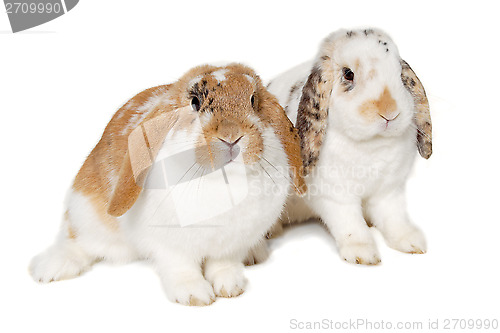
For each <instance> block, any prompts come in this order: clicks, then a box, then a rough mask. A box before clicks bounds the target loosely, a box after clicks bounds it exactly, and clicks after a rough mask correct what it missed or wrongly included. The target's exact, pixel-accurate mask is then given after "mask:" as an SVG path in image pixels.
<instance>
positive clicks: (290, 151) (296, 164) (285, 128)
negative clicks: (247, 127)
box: [259, 86, 307, 195]
mask: <svg viewBox="0 0 500 333" xmlns="http://www.w3.org/2000/svg"><path fill="white" fill-rule="evenodd" d="M260 91H261V97H260V98H259V109H260V114H261V115H262V116H264V117H265V121H266V122H269V123H270V124H271V126H272V127H273V128H274V132H275V133H276V135H277V136H278V137H279V139H280V141H281V144H282V145H283V148H284V149H285V152H286V155H287V156H288V164H289V166H290V170H289V171H290V177H291V178H292V182H293V185H294V189H295V192H297V194H299V195H304V194H305V193H306V192H307V185H306V183H305V180H304V177H303V174H304V170H303V166H302V159H301V157H300V138H299V135H298V131H297V129H296V128H295V127H294V126H293V124H292V122H291V121H290V119H288V117H287V116H286V113H285V110H284V109H283V108H282V107H281V105H280V104H279V103H278V100H277V99H276V97H274V95H272V94H271V93H270V92H268V91H267V90H266V88H264V87H263V86H261V87H260Z"/></svg>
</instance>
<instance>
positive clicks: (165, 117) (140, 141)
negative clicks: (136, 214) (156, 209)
mask: <svg viewBox="0 0 500 333" xmlns="http://www.w3.org/2000/svg"><path fill="white" fill-rule="evenodd" d="M175 122H176V113H175V112H173V111H171V112H167V113H163V114H161V115H158V116H155V117H153V118H151V119H149V120H146V121H144V122H142V123H141V124H140V125H139V126H137V127H136V128H135V129H134V130H133V131H132V132H131V133H130V135H129V137H128V149H127V152H126V154H125V157H124V158H123V162H122V165H121V168H120V172H119V174H118V181H117V183H116V186H115V188H114V190H113V193H112V196H111V200H110V201H109V205H108V214H110V215H112V216H121V215H123V214H125V213H126V212H127V211H128V210H129V209H130V208H131V207H132V206H133V205H134V203H135V202H136V201H137V198H138V197H139V194H141V192H142V189H143V187H144V184H145V182H146V177H147V174H148V171H149V169H150V168H151V166H152V165H153V163H154V161H155V158H156V156H157V155H158V152H159V151H160V148H161V146H162V144H163V141H164V140H165V137H166V136H167V133H168V132H169V130H170V129H172V127H173V125H174V123H175Z"/></svg>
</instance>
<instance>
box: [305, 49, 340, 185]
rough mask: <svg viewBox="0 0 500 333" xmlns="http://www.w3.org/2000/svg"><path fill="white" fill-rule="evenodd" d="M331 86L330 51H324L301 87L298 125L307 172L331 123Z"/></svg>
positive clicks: (315, 158)
mask: <svg viewBox="0 0 500 333" xmlns="http://www.w3.org/2000/svg"><path fill="white" fill-rule="evenodd" d="M329 52H331V51H329ZM332 89H333V68H332V61H331V59H330V57H329V56H328V55H323V56H321V57H319V59H318V60H317V61H316V62H315V64H314V66H313V68H312V69H311V72H310V73H309V77H308V78H307V81H306V83H305V85H304V87H303V88H302V95H301V98H300V102H299V107H298V113H297V124H296V126H297V129H298V131H299V137H300V146H301V155H302V161H303V165H304V175H307V174H309V173H310V172H311V171H312V169H313V168H314V166H315V165H316V163H317V162H318V158H319V154H320V148H321V144H322V143H323V139H324V136H325V132H326V127H327V125H328V108H329V105H330V96H331V94H332Z"/></svg>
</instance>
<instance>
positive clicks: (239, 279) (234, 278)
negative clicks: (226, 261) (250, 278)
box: [207, 264, 247, 297]
mask: <svg viewBox="0 0 500 333" xmlns="http://www.w3.org/2000/svg"><path fill="white" fill-rule="evenodd" d="M240 265H241V264H240ZM240 265H230V266H226V267H211V269H210V270H207V279H208V280H209V281H210V282H212V285H213V288H214V292H215V294H216V295H217V296H219V297H236V296H239V295H241V294H243V292H244V291H245V286H246V283H247V280H246V278H245V275H244V274H243V266H240ZM213 266H215V265H213Z"/></svg>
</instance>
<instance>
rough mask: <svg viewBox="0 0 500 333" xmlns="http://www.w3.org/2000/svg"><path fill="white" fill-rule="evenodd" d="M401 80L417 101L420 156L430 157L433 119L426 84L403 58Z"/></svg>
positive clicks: (416, 120)
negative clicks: (425, 88)
mask: <svg viewBox="0 0 500 333" xmlns="http://www.w3.org/2000/svg"><path fill="white" fill-rule="evenodd" d="M401 68H402V70H401V80H402V81H403V84H404V86H405V88H406V89H407V90H408V91H409V92H410V94H411V95H412V97H413V101H414V102H415V118H414V121H415V125H416V126H417V131H418V132H417V147H418V152H419V153H420V156H422V157H423V158H425V159H428V158H429V157H431V155H432V121H431V113H430V110H429V101H428V100H427V96H426V94H425V90H424V86H423V85H422V82H420V80H419V79H418V77H417V75H416V74H415V72H414V71H413V70H412V69H411V67H410V65H408V63H407V62H406V61H404V60H401Z"/></svg>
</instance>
